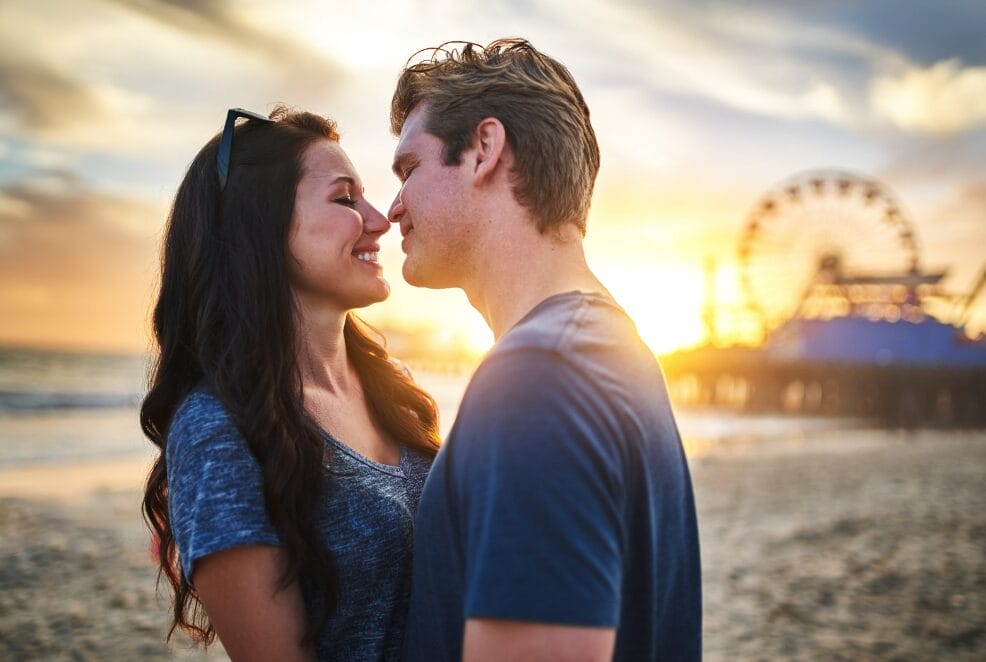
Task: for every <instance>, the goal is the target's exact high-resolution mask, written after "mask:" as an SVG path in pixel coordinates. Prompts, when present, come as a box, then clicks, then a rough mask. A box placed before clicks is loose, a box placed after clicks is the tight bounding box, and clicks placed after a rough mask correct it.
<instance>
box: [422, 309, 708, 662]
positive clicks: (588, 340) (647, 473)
mask: <svg viewBox="0 0 986 662" xmlns="http://www.w3.org/2000/svg"><path fill="white" fill-rule="evenodd" d="M413 581H414V584H413V587H412V606H411V614H410V620H409V628H408V639H407V642H406V647H405V649H406V653H407V657H408V658H409V659H411V660H442V659H459V658H460V656H461V645H462V635H463V627H464V624H465V620H466V619H469V618H492V619H506V620H515V621H533V622H541V623H557V624H564V625H575V626H598V627H615V628H617V637H616V648H615V655H614V659H617V660H643V659H698V658H699V657H700V656H701V580H700V564H699V550H698V532H697V526H696V521H695V507H694V499H693V496H692V489H691V481H690V478H689V475H688V468H687V464H686V463H685V459H684V454H683V452H682V448H681V442H680V438H679V435H678V431H677V428H676V426H675V423H674V419H673V416H672V414H671V409H670V405H669V403H668V400H667V394H666V390H665V386H664V381H663V378H662V376H661V373H660V369H659V368H658V367H657V364H656V362H655V361H654V358H653V356H652V355H651V353H650V352H649V350H648V349H647V348H646V346H645V345H644V344H643V343H642V342H641V341H640V339H639V337H638V336H637V334H636V331H635V329H634V327H633V324H632V322H631V321H630V320H629V318H627V317H626V315H625V314H624V313H623V311H622V310H621V309H620V308H619V307H618V306H617V305H616V304H615V303H614V302H613V301H612V300H611V299H610V298H608V297H605V296H602V295H596V294H582V293H577V292H572V293H568V294H560V295H556V296H553V297H551V298H549V299H547V300H545V301H543V302H542V303H541V304H539V305H538V306H537V307H536V308H535V309H534V310H532V311H531V312H530V313H529V314H528V315H527V316H526V317H524V319H522V320H521V321H520V322H519V323H518V324H516V325H515V326H514V327H513V328H512V329H511V330H510V331H509V332H507V333H506V334H505V335H504V336H503V337H502V338H501V339H500V341H499V342H498V343H497V345H496V347H495V348H494V349H493V350H492V351H491V353H490V355H489V356H488V357H487V358H486V360H484V362H483V364H482V365H481V366H480V368H479V369H478V370H477V372H476V375H475V377H474V379H473V381H472V383H471V384H470V386H469V389H468V390H467V392H466V395H465V397H464V399H463V402H462V406H461V408H460V410H459V417H458V419H457V420H456V423H455V426H454V427H453V429H452V433H451V435H450V437H449V440H448V442H447V444H446V447H445V448H444V449H443V450H442V452H441V453H440V454H439V457H438V459H437V460H436V462H435V464H434V467H433V469H432V473H431V476H430V477H429V479H428V482H427V484H426V486H425V490H424V493H423V494H422V498H421V503H420V506H419V511H418V517H417V528H416V533H415V563H414V579H413Z"/></svg>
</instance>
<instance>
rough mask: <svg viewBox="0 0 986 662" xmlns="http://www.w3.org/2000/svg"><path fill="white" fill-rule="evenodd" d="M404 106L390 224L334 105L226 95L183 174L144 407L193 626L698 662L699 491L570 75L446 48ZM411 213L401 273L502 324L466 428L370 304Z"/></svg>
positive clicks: (317, 645) (287, 647)
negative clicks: (626, 293)
mask: <svg viewBox="0 0 986 662" xmlns="http://www.w3.org/2000/svg"><path fill="white" fill-rule="evenodd" d="M239 117H245V118H246V121H244V122H240V123H237V119H238V118H239ZM390 117H391V128H392V130H393V132H394V134H395V135H396V136H397V137H398V143H397V147H396V150H395V154H394V160H393V166H392V167H393V171H394V174H395V175H396V176H397V178H398V179H399V180H400V190H399V192H398V194H397V196H396V198H395V199H394V201H393V204H392V205H391V207H390V209H389V210H388V213H387V215H386V216H384V215H383V214H382V213H381V212H380V211H378V210H377V209H375V208H374V207H373V206H372V205H371V204H370V203H369V202H368V201H367V200H366V198H365V197H364V196H363V187H362V184H361V180H360V177H359V174H358V173H357V171H356V169H355V168H354V167H353V165H352V163H351V162H350V160H349V158H348V157H347V155H346V154H345V152H343V151H342V149H341V148H340V146H339V143H338V139H339V138H338V134H337V132H336V127H335V125H334V123H333V122H331V121H330V120H327V119H325V118H322V117H319V116H317V115H314V114H310V113H306V112H295V111H290V110H287V109H281V108H279V109H277V110H275V111H274V113H273V114H272V115H271V116H270V117H264V116H261V115H254V114H253V113H248V112H246V111H239V110H232V111H230V114H229V116H228V118H227V123H226V126H225V128H224V130H223V132H222V133H221V134H220V135H217V136H215V137H214V138H213V139H212V140H210V141H209V142H208V143H207V144H206V145H205V147H203V149H202V150H201V151H200V152H199V154H198V155H197V156H196V158H195V159H194V161H193V162H192V164H191V166H190V167H189V170H188V172H187V174H186V176H185V179H184V180H183V182H182V184H181V186H180V187H179V190H178V193H177V195H176V198H175V201H174V206H173V209H172V212H171V215H170V218H169V222H168V228H167V233H166V238H165V245H164V256H163V263H162V277H161V289H160V294H159V298H158V302H157V305H156V308H155V310H154V332H155V336H156V340H157V343H158V349H159V355H158V360H157V364H156V366H155V369H154V373H153V375H152V380H151V387H150V390H149V392H148V394H147V397H146V399H145V400H144V403H143V407H142V410H141V424H142V427H143V429H144V432H145V434H146V435H147V436H148V437H149V438H150V439H151V440H152V441H153V442H154V443H155V444H156V445H157V446H158V447H159V448H160V450H161V453H160V455H159V457H158V459H157V461H156V462H155V464H154V467H153V469H152V471H151V474H150V476H149V478H148V482H147V489H146V494H145V499H144V510H145V515H146V517H147V519H148V521H149V523H150V525H151V528H152V529H153V532H154V533H155V534H156V539H157V540H158V543H157V551H158V556H159V559H160V565H161V571H162V573H163V574H164V576H165V577H166V578H167V579H168V580H169V583H170V584H171V586H172V588H173V590H174V602H173V607H174V611H173V623H172V632H173V631H174V630H175V629H176V628H179V629H182V630H184V631H186V632H187V633H189V634H190V635H191V636H192V638H193V639H195V640H196V641H199V642H204V643H208V642H210V641H212V640H213V639H214V637H215V636H217V635H218V636H219V638H220V639H221V640H222V642H223V645H224V647H225V648H226V650H227V652H228V653H229V654H230V657H231V658H233V659H234V660H240V659H242V660H296V659H297V660H305V659H309V660H311V659H321V660H381V659H382V660H395V659H407V660H422V661H440V660H458V659H465V660H604V659H607V660H608V659H617V660H656V659H669V660H671V659H673V660H692V659H698V658H699V657H700V656H701V588H700V569H699V554H698V535H697V527H696V520H695V507H694V500H693V496H692V489H691V482H690V478H689V474H688V468H687V464H686V461H685V457H684V453H683V451H682V447H681V442H680V438H679V435H678V431H677V428H676V425H675V421H674V418H673V416H672V413H671V409H670V406H669V403H668V399H667V395H666V390H665V386H664V382H663V379H662V376H661V372H660V369H659V368H658V365H657V363H656V362H655V360H654V358H653V355H652V354H651V352H650V351H649V350H648V349H647V347H646V346H645V345H644V344H643V342H641V340H640V338H639V337H638V335H637V333H636V331H635V328H634V325H633V323H632V321H631V320H630V319H629V318H628V317H627V315H626V314H625V313H624V312H623V310H622V309H621V308H620V307H619V305H618V304H617V303H616V302H615V301H614V300H613V298H612V297H611V296H610V295H609V293H608V292H607V291H606V289H605V287H604V286H603V285H602V284H601V283H600V282H599V281H598V280H597V279H596V278H595V276H594V275H593V274H592V272H591V271H590V270H589V268H588V266H587V264H586V261H585V257H584V254H583V246H582V239H583V236H584V235H585V229H586V218H587V214H588V209H589V204H590V200H591V196H592V189H593V184H594V182H595V177H596V173H597V171H598V169H599V149H598V146H597V143H596V138H595V134H594V132H593V129H592V126H591V124H590V121H589V110H588V108H587V106H586V103H585V101H584V99H583V97H582V94H581V93H580V91H579V89H578V87H577V86H576V84H575V81H574V80H573V79H572V76H571V74H570V73H569V72H568V70H567V69H566V68H565V67H564V66H563V65H561V64H560V63H559V62H557V61H556V60H554V59H553V58H551V57H549V56H547V55H545V54H544V53H541V52H540V51H538V50H537V49H535V48H534V47H533V46H532V45H531V44H530V43H528V42H526V41H524V40H519V39H506V40H499V41H496V42H493V43H492V44H490V45H488V46H486V47H482V46H478V45H475V44H461V45H458V46H456V47H454V48H453V47H448V46H446V47H444V48H438V49H435V51H434V55H433V56H432V57H431V58H430V59H429V60H427V61H423V62H418V63H415V64H410V65H408V66H407V67H405V69H404V70H403V71H402V73H401V76H400V78H399V81H398V84H397V89H396V91H395V93H394V96H393V101H392V105H391V113H390ZM391 225H395V226H398V227H399V229H400V232H401V234H402V236H403V241H402V244H401V245H402V248H403V250H404V252H405V253H406V259H405V262H404V266H403V275H404V278H405V279H406V280H407V281H408V282H409V283H410V284H412V285H416V286H420V287H429V288H452V287H454V288H461V289H462V290H463V291H464V292H465V293H466V295H467V296H468V298H469V301H470V303H471V304H472V305H473V306H474V307H475V308H476V309H477V310H478V311H479V312H480V313H481V314H482V315H483V316H484V318H485V319H486V321H487V323H488V324H489V326H490V328H491V329H492V331H493V334H494V337H495V338H496V343H495V345H494V347H493V349H492V350H491V351H490V352H489V353H488V355H487V356H486V357H485V358H484V360H483V362H482V363H481V365H480V366H479V368H478V369H477V370H476V373H475V374H474V376H473V378H472V380H471V382H470V384H469V387H468V389H467V390H466V393H465V396H464V397H463V400H462V403H461V406H460V409H459V413H458V416H457V418H456V421H455V424H454V425H453V427H452V430H451V432H450V434H449V437H448V439H447V440H446V441H445V443H444V444H441V442H440V439H439V435H438V414H437V411H436V407H435V403H434V400H433V399H432V398H431V397H430V396H429V395H428V394H427V393H426V392H425V391H423V390H422V389H421V388H420V387H419V386H417V385H416V384H415V383H414V381H413V379H412V378H411V376H410V375H409V373H408V372H407V371H406V370H405V369H403V368H402V367H401V365H400V364H399V363H398V362H396V361H394V360H392V359H391V358H390V357H389V356H388V354H387V351H386V350H385V348H384V346H383V344H382V341H381V339H380V338H379V336H377V335H376V334H375V333H374V332H373V330H372V329H370V328H369V327H367V326H366V325H365V324H364V323H363V322H361V321H360V319H359V318H358V317H357V316H356V315H355V314H354V313H353V310H355V309H358V308H361V307H365V306H368V305H370V304H372V303H375V302H378V301H381V300H383V299H385V298H386V297H387V296H388V294H389V286H388V284H387V282H386V281H385V280H384V278H383V275H382V270H381V268H380V266H379V264H378V263H377V254H378V251H379V243H378V240H379V238H380V236H381V235H383V234H384V233H385V232H387V231H388V230H389V229H390V227H391Z"/></svg>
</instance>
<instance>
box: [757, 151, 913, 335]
mask: <svg viewBox="0 0 986 662" xmlns="http://www.w3.org/2000/svg"><path fill="white" fill-rule="evenodd" d="M738 259H739V281H740V287H741V289H742V291H743V294H744V297H745V299H746V301H745V303H746V305H747V306H748V307H749V308H750V309H751V310H753V311H755V312H756V313H757V314H759V316H760V318H761V319H762V321H763V322H764V324H765V325H766V326H767V327H768V328H772V327H774V326H776V325H777V324H779V323H780V322H782V321H784V320H785V319H787V318H789V317H790V316H791V315H793V314H795V313H796V312H797V311H798V309H799V306H800V305H801V302H802V301H803V300H804V297H805V293H806V292H808V291H809V290H810V288H811V287H812V286H813V285H815V284H817V283H819V282H820V281H825V280H828V281H830V282H831V281H833V280H835V279H838V278H841V275H843V274H858V273H870V274H872V273H897V274H900V273H906V272H910V273H917V272H919V271H920V258H919V249H918V243H917V238H916V236H915V233H914V227H913V224H912V222H911V220H910V218H909V217H908V216H907V214H906V212H905V211H904V209H903V208H902V206H901V204H900V203H899V202H898V201H897V199H896V198H895V197H894V195H893V194H892V193H891V192H890V191H889V190H888V189H887V188H886V187H885V186H883V185H882V184H881V183H880V182H878V181H876V180H875V179H872V178H869V177H865V176H862V175H858V174H854V173H850V172H845V171H840V170H811V171H806V172H802V173H799V174H796V175H794V176H792V177H790V178H788V179H786V180H784V181H782V182H780V183H779V184H777V185H776V186H774V187H773V188H771V189H770V190H768V191H767V192H766V193H764V194H763V195H762V196H761V197H760V198H759V199H758V200H757V202H756V203H755V204H754V206H753V208H752V209H751V211H750V212H749V214H748V215H747V217H746V221H745V223H744V227H743V230H742V233H741V235H740V241H739V256H738Z"/></svg>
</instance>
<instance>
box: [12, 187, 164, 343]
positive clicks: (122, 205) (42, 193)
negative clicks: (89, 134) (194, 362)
mask: <svg viewBox="0 0 986 662" xmlns="http://www.w3.org/2000/svg"><path fill="white" fill-rule="evenodd" d="M46 177H47V178H44V177H36V178H33V179H32V181H31V182H30V183H23V182H20V183H15V184H7V185H5V186H3V187H0V319H3V320H4V324H3V328H2V329H0V342H3V341H20V342H23V341H24V340H25V339H31V341H32V342H35V343H39V344H46V345H51V344H55V345H66V344H72V345H76V346H81V347H91V348H104V349H110V348H113V349H121V348H127V349H142V348H144V347H145V346H146V343H145V342H144V340H143V339H144V338H145V337H146V336H145V333H146V318H147V312H148V310H149V306H150V296H151V289H152V287H153V283H154V282H155V274H156V271H157V251H158V249H157V244H158V236H157V235H158V227H159V222H160V220H161V219H163V214H164V211H163V210H161V209H155V208H154V207H152V206H150V205H144V204H141V203H137V202H134V201H131V200H126V199H123V198H117V197H113V196H108V195H104V194H100V193H97V192H94V191H91V190H88V189H86V188H84V187H83V186H82V185H81V183H80V182H79V181H78V180H77V179H76V178H74V177H73V176H72V175H70V174H66V173H63V172H59V171H51V172H48V173H47V175H46Z"/></svg>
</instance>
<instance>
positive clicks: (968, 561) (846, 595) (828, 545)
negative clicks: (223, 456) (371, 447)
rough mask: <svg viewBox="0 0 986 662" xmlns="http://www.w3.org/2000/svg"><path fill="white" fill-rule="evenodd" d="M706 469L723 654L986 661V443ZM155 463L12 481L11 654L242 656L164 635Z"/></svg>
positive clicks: (860, 438)
mask: <svg viewBox="0 0 986 662" xmlns="http://www.w3.org/2000/svg"><path fill="white" fill-rule="evenodd" d="M691 467H692V472H693V477H694V482H695V490H696V498H697V502H698V508H699V518H700V528H701V536H702V555H703V568H704V591H705V628H704V631H705V658H706V659H707V660H779V659H790V660H795V659H796V660H982V659H986V489H984V487H986V433H984V432H919V433H914V434H904V433H895V432H886V431H874V430H829V431H817V432H812V433H811V434H809V435H806V436H799V437H798V438H774V439H760V440H758V439H746V440H745V441H743V442H742V443H723V444H720V445H719V446H717V447H716V448H715V449H714V450H713V451H710V452H706V453H703V454H701V455H699V456H698V457H695V458H693V459H692V460H691ZM145 469H146V460H144V459H133V460H125V461H117V462H103V463H99V464H89V465H86V464H81V463H80V464H79V465H78V466H77V467H74V468H66V467H61V468H59V469H58V470H57V471H49V470H39V469H32V468H29V467H26V468H8V469H4V470H2V471H0V659H2V660H35V659H46V660H86V659H92V660H137V659H142V660H155V659H176V658H177V659H205V658H207V657H208V658H213V659H223V658H224V657H225V656H224V654H223V651H222V649H221V647H219V646H216V647H214V648H212V649H210V651H209V653H208V655H204V654H202V653H201V652H196V651H189V650H188V649H187V648H186V642H185V640H184V638H183V636H181V635H177V636H176V637H175V640H174V641H173V643H172V645H171V646H170V647H168V646H166V645H165V643H164V641H163V639H164V633H165V631H166V628H167V623H168V608H169V607H168V604H169V603H168V599H169V596H168V593H167V592H166V591H162V594H161V598H160V599H159V598H158V597H156V596H155V586H154V580H155V573H154V569H153V566H152V565H151V561H150V558H149V556H148V553H147V534H146V531H145V530H144V528H143V524H142V522H141V521H140V518H139V514H138V504H139V499H140V493H139V484H140V480H141V479H142V477H143V475H144V472H145ZM32 472H34V473H32ZM162 589H163V587H162Z"/></svg>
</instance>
